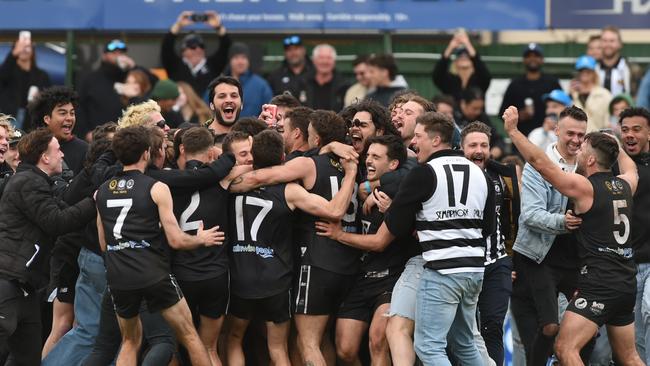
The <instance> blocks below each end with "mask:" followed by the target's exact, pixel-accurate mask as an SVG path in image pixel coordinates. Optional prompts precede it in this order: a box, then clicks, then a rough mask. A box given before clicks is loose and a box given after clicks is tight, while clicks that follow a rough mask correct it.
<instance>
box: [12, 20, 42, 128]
mask: <svg viewBox="0 0 650 366" xmlns="http://www.w3.org/2000/svg"><path fill="white" fill-rule="evenodd" d="M48 86H50V77H49V76H48V75H47V73H46V72H45V71H43V70H42V69H40V68H39V67H38V66H37V65H36V52H35V50H34V44H33V43H32V38H31V33H30V32H27V31H22V32H20V35H19V37H18V40H16V41H15V42H14V44H13V48H12V49H11V52H9V53H7V57H6V58H5V61H4V62H3V63H2V66H0V111H2V113H5V114H10V115H12V116H15V118H16V120H15V123H16V127H17V128H22V127H23V122H24V121H25V114H26V108H27V103H28V102H31V101H32V99H34V97H36V95H37V94H38V92H39V90H42V89H43V88H47V87H48Z"/></svg>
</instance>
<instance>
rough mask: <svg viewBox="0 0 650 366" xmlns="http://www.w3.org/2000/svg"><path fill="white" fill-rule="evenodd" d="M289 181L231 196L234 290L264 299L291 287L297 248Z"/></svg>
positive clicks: (231, 246) (231, 249)
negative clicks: (287, 186) (292, 222)
mask: <svg viewBox="0 0 650 366" xmlns="http://www.w3.org/2000/svg"><path fill="white" fill-rule="evenodd" d="M285 187H286V184H278V185H274V186H268V187H261V188H259V189H256V190H254V191H251V192H247V193H245V194H238V195H235V196H233V197H231V199H230V204H231V208H230V210H231V211H230V212H231V214H232V213H234V215H232V216H231V217H232V218H234V219H233V220H230V230H229V232H228V237H229V245H230V250H229V251H230V259H231V261H230V285H231V288H230V290H231V291H232V293H233V294H235V295H236V296H238V297H240V298H244V299H261V298H266V297H271V296H274V295H277V294H279V293H281V292H283V291H287V290H288V289H289V288H291V284H292V280H293V269H294V265H293V261H294V247H293V241H292V237H291V233H292V231H293V226H292V225H291V217H292V211H291V209H290V208H289V206H288V205H287V201H286V199H285V195H284V190H285Z"/></svg>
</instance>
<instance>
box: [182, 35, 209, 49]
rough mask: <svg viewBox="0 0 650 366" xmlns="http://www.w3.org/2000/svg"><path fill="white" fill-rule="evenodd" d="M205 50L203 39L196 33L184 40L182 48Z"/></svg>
mask: <svg viewBox="0 0 650 366" xmlns="http://www.w3.org/2000/svg"><path fill="white" fill-rule="evenodd" d="M197 47H198V48H205V43H203V38H201V36H200V35H198V34H196V33H190V34H188V35H186V36H185V37H184V38H183V45H182V48H197Z"/></svg>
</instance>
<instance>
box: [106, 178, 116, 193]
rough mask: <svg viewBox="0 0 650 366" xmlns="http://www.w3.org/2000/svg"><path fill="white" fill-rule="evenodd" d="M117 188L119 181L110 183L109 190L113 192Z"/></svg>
mask: <svg viewBox="0 0 650 366" xmlns="http://www.w3.org/2000/svg"><path fill="white" fill-rule="evenodd" d="M116 187H117V181H116V180H115V179H113V180H112V181H110V182H108V189H110V190H113V189H115V188H116Z"/></svg>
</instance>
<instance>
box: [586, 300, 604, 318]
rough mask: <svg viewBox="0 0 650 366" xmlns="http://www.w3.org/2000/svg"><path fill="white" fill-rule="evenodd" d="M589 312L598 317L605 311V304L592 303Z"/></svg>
mask: <svg viewBox="0 0 650 366" xmlns="http://www.w3.org/2000/svg"><path fill="white" fill-rule="evenodd" d="M589 310H591V312H592V313H594V314H596V315H600V314H601V313H602V312H603V310H605V304H603V303H600V302H595V301H594V302H592V303H591V308H590V309H589Z"/></svg>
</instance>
